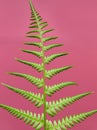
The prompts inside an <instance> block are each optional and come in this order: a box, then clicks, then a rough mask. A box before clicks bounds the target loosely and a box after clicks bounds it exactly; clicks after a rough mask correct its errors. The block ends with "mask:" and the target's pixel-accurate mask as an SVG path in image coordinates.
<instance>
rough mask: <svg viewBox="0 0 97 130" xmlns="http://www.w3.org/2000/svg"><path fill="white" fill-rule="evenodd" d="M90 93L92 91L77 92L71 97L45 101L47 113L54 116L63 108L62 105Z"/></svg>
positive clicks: (64, 105)
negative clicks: (77, 93)
mask: <svg viewBox="0 0 97 130" xmlns="http://www.w3.org/2000/svg"><path fill="white" fill-rule="evenodd" d="M89 94H92V92H87V93H83V94H79V95H76V96H73V97H66V98H61V99H59V100H57V101H52V102H47V113H48V114H49V115H51V116H55V115H56V114H58V112H59V111H61V110H63V109H64V107H66V106H68V105H71V104H72V103H74V102H75V101H77V100H79V99H81V98H83V97H85V96H87V95H89Z"/></svg>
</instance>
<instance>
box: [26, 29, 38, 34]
mask: <svg viewBox="0 0 97 130" xmlns="http://www.w3.org/2000/svg"><path fill="white" fill-rule="evenodd" d="M38 32H39V30H31V31H29V32H27V33H26V34H30V33H38Z"/></svg>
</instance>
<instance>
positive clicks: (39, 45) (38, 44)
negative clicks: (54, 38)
mask: <svg viewBox="0 0 97 130" xmlns="http://www.w3.org/2000/svg"><path fill="white" fill-rule="evenodd" d="M24 44H25V45H33V46H37V47H39V48H41V46H42V45H41V43H40V42H25V43H24Z"/></svg>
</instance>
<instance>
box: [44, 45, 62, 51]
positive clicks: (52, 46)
mask: <svg viewBox="0 0 97 130" xmlns="http://www.w3.org/2000/svg"><path fill="white" fill-rule="evenodd" d="M59 46H63V44H51V45H49V46H45V47H44V50H45V51H48V50H50V49H52V48H55V47H59Z"/></svg>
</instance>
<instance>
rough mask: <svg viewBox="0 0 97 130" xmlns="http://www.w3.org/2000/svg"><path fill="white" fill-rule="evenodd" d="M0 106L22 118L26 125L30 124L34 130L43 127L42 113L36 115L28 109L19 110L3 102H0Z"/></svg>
mask: <svg viewBox="0 0 97 130" xmlns="http://www.w3.org/2000/svg"><path fill="white" fill-rule="evenodd" d="M0 107H1V108H3V109H5V110H7V111H8V112H9V113H10V114H11V115H13V116H15V117H16V118H18V119H20V120H23V121H24V122H25V123H26V124H27V125H30V126H32V127H33V128H35V129H36V130H40V129H41V128H42V127H43V114H42V115H40V114H38V115H36V114H35V113H34V114H33V113H32V112H29V111H28V110H27V111H24V110H22V109H20V110H19V109H16V108H13V107H10V106H7V105H4V104H0ZM36 124H37V125H36Z"/></svg>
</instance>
